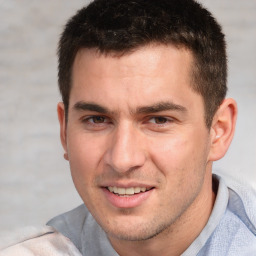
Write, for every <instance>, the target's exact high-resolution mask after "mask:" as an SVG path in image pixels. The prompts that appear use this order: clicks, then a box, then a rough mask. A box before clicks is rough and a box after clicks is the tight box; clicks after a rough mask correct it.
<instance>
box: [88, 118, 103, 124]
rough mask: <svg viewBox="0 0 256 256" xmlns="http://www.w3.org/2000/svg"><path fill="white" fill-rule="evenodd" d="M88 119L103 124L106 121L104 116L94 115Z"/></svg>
mask: <svg viewBox="0 0 256 256" xmlns="http://www.w3.org/2000/svg"><path fill="white" fill-rule="evenodd" d="M87 121H88V122H90V123H94V124H101V123H105V122H106V118H105V117H104V116H92V117H90V118H87Z"/></svg>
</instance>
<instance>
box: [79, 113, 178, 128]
mask: <svg viewBox="0 0 256 256" xmlns="http://www.w3.org/2000/svg"><path fill="white" fill-rule="evenodd" d="M96 119H101V120H99V121H100V122H98V123H97V120H96ZM81 121H82V123H84V124H85V125H86V126H87V127H88V129H95V130H102V129H105V128H106V127H108V126H109V125H111V124H113V121H111V119H110V118H109V117H106V116H100V115H99V116H98V115H93V116H87V117H84V118H81ZM95 121H96V122H95ZM158 121H160V123H157V122H158ZM173 122H174V119H173V118H171V117H165V116H148V117H146V118H145V119H144V121H142V124H143V125H146V127H147V126H148V129H152V131H154V130H155V131H157V130H158V129H164V128H167V127H168V126H169V125H170V124H171V123H173Z"/></svg>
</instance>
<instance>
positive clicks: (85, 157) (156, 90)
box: [58, 45, 236, 255]
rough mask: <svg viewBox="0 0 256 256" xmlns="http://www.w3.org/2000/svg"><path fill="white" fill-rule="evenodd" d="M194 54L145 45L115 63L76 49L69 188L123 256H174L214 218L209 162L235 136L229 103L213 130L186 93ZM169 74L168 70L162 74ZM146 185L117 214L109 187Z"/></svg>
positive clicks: (68, 129)
mask: <svg viewBox="0 0 256 256" xmlns="http://www.w3.org/2000/svg"><path fill="white" fill-rule="evenodd" d="M192 63H193V56H192V54H191V52H190V51H188V50H185V49H183V48H179V49H177V48H175V47H172V46H162V45H149V46H146V47H142V48H140V49H137V50H136V51H134V52H132V53H129V54H125V55H123V56H121V57H117V56H111V55H108V56H105V55H100V54H99V53H98V52H97V51H95V50H88V49H83V50H80V51H79V52H78V54H77V56H76V58H75V61H74V65H73V83H72V89H71V93H70V105H69V111H68V121H66V120H65V113H64V106H63V104H62V103H59V105H58V115H59V121H60V128H61V141H62V144H63V147H64V150H65V152H66V159H67V160H69V162H70V168H71V174H72V177H73V181H74V184H75V186H76V189H77V191H78V192H79V194H80V196H81V198H82V199H83V201H84V203H85V205H86V206H87V208H88V209H89V211H90V212H91V214H92V215H93V216H94V217H95V219H96V221H97V222H98V223H99V224H100V225H101V226H102V228H103V229H104V230H105V231H106V232H107V235H108V238H109V240H110V242H111V243H112V245H113V247H114V248H115V250H116V251H117V252H118V253H119V255H156V254H159V255H180V254H181V253H182V252H184V251H185V250H186V248H187V247H189V245H190V244H191V243H192V242H193V240H194V239H195V238H196V237H197V236H198V235H199V233H200V232H201V230H202V229H203V227H204V226H205V225H206V223H207V220H208V218H209V216H210V213H211V210H212V207H213V204H214V200H215V194H214V193H213V191H212V176H211V169H212V162H213V161H214V160H217V159H219V158H221V157H222V156H223V155H224V154H225V152H226V150H227V148H228V146H229V144H230V142H231V139H232V136H233V133H234V124H235V119H236V104H235V102H234V100H232V99H227V100H225V101H224V102H223V103H222V105H221V106H220V108H219V110H218V111H217V113H216V115H215V117H214V120H213V124H212V127H211V129H208V128H207V127H206V125H205V120H204V105H203V99H202V97H201V95H199V94H197V93H196V92H194V91H193V90H192V88H191V80H192V79H191V75H190V73H191V72H190V71H191V66H192ZM167 67H168V68H167ZM136 185H138V186H145V187H148V188H151V190H150V192H149V193H148V196H147V197H146V198H145V199H144V200H142V201H141V202H140V203H139V205H136V206H135V207H116V206H115V205H113V204H112V203H111V202H110V201H109V199H108V198H107V196H106V193H105V192H104V191H106V190H105V187H107V186H119V187H130V186H136Z"/></svg>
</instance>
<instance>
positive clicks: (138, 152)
mask: <svg viewBox="0 0 256 256" xmlns="http://www.w3.org/2000/svg"><path fill="white" fill-rule="evenodd" d="M144 144H145V141H144V138H143V135H142V134H141V133H140V131H139V129H138V128H136V127H134V126H133V125H130V124H125V125H122V126H121V125H120V126H119V127H117V128H116V129H115V131H114V132H113V135H112V137H111V142H110V144H109V147H108V150H107V152H106V153H105V161H106V163H107V165H109V166H110V167H111V168H112V169H113V170H115V171H116V172H118V173H120V174H122V173H126V172H129V171H131V170H134V169H137V168H139V167H141V166H143V165H144V163H145V160H146V154H145V147H144Z"/></svg>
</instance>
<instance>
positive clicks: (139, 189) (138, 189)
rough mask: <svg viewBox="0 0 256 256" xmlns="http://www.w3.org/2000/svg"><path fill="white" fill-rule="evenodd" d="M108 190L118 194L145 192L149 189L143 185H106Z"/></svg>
mask: <svg viewBox="0 0 256 256" xmlns="http://www.w3.org/2000/svg"><path fill="white" fill-rule="evenodd" d="M108 190H109V191H110V192H112V193H113V192H114V193H115V194H119V195H134V194H137V193H140V192H145V191H146V190H149V189H147V188H145V187H131V188H118V187H108Z"/></svg>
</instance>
